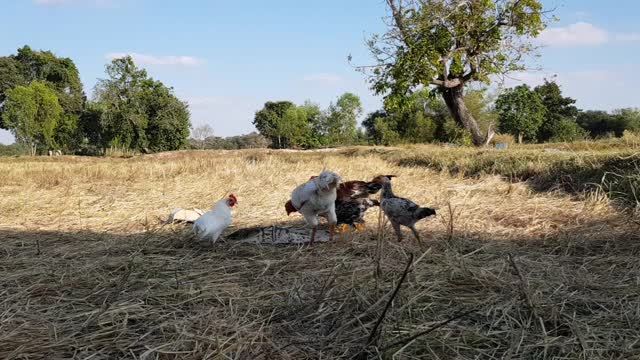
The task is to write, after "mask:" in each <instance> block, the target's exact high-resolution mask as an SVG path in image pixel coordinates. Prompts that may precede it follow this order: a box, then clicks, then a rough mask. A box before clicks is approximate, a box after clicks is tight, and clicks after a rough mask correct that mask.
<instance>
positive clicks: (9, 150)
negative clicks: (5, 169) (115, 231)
mask: <svg viewBox="0 0 640 360" xmlns="http://www.w3.org/2000/svg"><path fill="white" fill-rule="evenodd" d="M29 154H30V149H29V146H28V145H27V144H21V143H15V144H11V145H4V144H0V156H20V155H29Z"/></svg>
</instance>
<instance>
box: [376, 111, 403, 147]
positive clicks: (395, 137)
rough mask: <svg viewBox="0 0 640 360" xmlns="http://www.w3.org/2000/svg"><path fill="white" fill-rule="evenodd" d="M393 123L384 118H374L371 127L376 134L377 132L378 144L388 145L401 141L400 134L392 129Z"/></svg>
mask: <svg viewBox="0 0 640 360" xmlns="http://www.w3.org/2000/svg"><path fill="white" fill-rule="evenodd" d="M393 125H394V124H392V123H391V122H389V121H387V119H386V118H383V117H378V118H376V119H375V122H374V125H373V127H374V129H375V132H376V134H378V142H377V143H378V144H381V145H385V146H389V145H394V144H397V143H399V142H400V141H401V138H400V134H398V132H397V131H396V130H395V129H394V126H393Z"/></svg>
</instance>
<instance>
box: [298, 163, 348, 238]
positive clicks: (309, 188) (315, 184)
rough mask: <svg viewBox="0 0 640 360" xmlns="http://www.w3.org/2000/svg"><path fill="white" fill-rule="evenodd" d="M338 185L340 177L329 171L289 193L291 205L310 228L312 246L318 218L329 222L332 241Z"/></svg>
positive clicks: (335, 219) (335, 221)
mask: <svg viewBox="0 0 640 360" xmlns="http://www.w3.org/2000/svg"><path fill="white" fill-rule="evenodd" d="M339 184H340V176H338V174H336V173H333V172H331V171H326V170H325V171H322V173H320V175H319V176H317V177H313V178H312V179H310V180H309V181H307V182H306V183H304V184H302V185H300V186H298V187H297V188H295V189H294V190H293V192H292V193H291V203H292V205H293V206H294V207H295V208H296V210H298V212H299V213H300V214H302V216H304V220H305V221H306V223H307V225H308V226H309V227H311V228H312V229H313V230H311V240H310V242H309V244H313V241H314V240H315V236H316V230H317V229H318V223H319V219H318V216H322V217H325V218H327V220H328V221H329V229H330V230H329V240H333V234H334V231H335V225H336V223H337V222H338V220H337V218H336V204H335V202H336V196H337V194H336V191H337V188H338V185H339Z"/></svg>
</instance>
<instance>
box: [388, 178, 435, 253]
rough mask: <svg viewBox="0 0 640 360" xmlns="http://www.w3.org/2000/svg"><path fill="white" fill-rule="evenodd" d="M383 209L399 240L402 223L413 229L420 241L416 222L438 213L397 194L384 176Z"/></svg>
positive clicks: (400, 239)
mask: <svg viewBox="0 0 640 360" xmlns="http://www.w3.org/2000/svg"><path fill="white" fill-rule="evenodd" d="M380 207H381V208H382V211H383V212H384V214H385V215H386V216H387V218H388V219H389V222H391V226H393V230H394V231H395V232H396V236H397V237H398V241H402V231H401V230H400V225H403V226H406V227H408V228H409V229H411V232H413V235H414V236H415V237H416V240H417V241H418V242H420V235H419V234H418V230H416V227H415V224H416V223H417V222H418V221H420V220H422V219H424V218H426V217H429V216H433V215H435V214H436V211H435V210H434V209H431V208H427V207H420V206H418V205H417V204H416V203H414V202H413V201H411V200H409V199H405V198H401V197H398V196H396V195H395V194H394V193H393V190H392V189H391V180H390V179H389V178H382V200H381V203H380Z"/></svg>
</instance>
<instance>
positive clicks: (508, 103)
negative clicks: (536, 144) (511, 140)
mask: <svg viewBox="0 0 640 360" xmlns="http://www.w3.org/2000/svg"><path fill="white" fill-rule="evenodd" d="M496 110H497V112H498V116H499V119H500V131H501V132H503V133H508V134H511V135H513V136H516V137H517V138H518V143H522V141H523V140H525V139H526V140H530V141H536V140H537V138H538V130H539V129H540V126H542V123H543V122H544V115H545V113H546V109H545V107H544V104H543V103H542V98H541V97H540V95H539V94H538V93H537V92H535V91H533V90H531V89H530V88H529V86H527V85H519V86H516V87H515V88H513V89H507V90H506V91H505V92H504V93H503V94H501V95H500V96H498V99H497V100H496Z"/></svg>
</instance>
